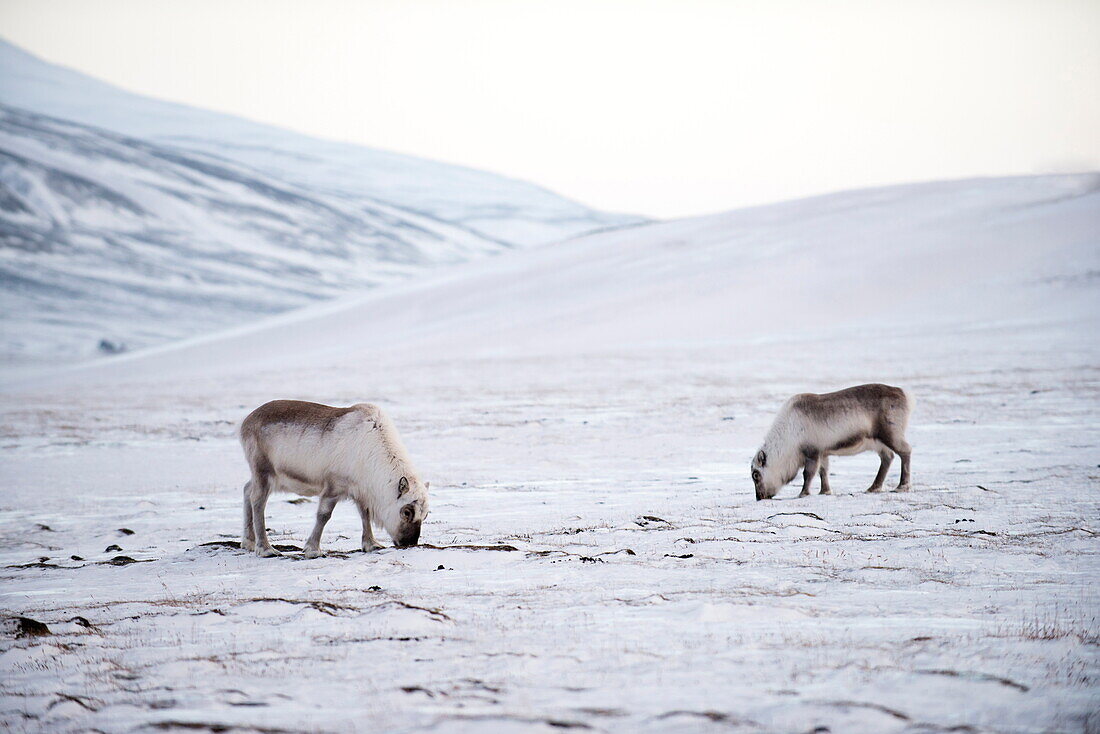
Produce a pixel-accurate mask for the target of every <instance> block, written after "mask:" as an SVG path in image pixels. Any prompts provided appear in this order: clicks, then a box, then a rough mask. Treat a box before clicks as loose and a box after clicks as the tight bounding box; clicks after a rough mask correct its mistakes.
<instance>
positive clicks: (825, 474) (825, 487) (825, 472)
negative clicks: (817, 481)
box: [819, 456, 833, 494]
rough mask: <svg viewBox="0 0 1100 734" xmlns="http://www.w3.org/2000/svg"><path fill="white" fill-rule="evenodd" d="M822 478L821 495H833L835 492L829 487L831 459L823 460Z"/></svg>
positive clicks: (824, 458)
mask: <svg viewBox="0 0 1100 734" xmlns="http://www.w3.org/2000/svg"><path fill="white" fill-rule="evenodd" d="M819 473H820V476H821V491H820V492H819V494H832V493H833V490H832V488H831V487H829V457H828V456H824V457H822V458H821V469H820V470H819Z"/></svg>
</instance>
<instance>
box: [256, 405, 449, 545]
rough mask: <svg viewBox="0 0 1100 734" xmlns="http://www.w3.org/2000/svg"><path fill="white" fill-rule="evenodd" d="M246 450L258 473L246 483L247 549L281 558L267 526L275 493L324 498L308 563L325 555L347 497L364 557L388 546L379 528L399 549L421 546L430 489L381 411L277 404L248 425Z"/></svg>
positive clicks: (311, 538)
mask: <svg viewBox="0 0 1100 734" xmlns="http://www.w3.org/2000/svg"><path fill="white" fill-rule="evenodd" d="M241 446H243V447H244V455H245V458H247V459H248V466H249V468H251V470H252V479H250V480H249V481H248V483H247V484H245V485H244V533H243V535H242V537H241V547H242V548H244V549H245V550H255V551H256V553H257V554H258V555H260V556H277V555H279V553H278V551H276V550H275V549H274V548H272V547H271V543H270V542H269V541H268V539H267V528H266V525H265V522H264V509H265V508H266V506H267V498H268V495H269V494H271V492H272V491H281V492H293V493H295V494H300V495H305V496H310V497H312V496H315V497H318V498H319V499H318V506H317V524H316V525H315V526H314V528H313V533H311V534H310V536H309V539H308V540H307V541H306V545H305V555H306V556H307V557H309V558H314V557H316V556H319V555H321V533H322V532H324V529H325V524H326V523H327V522H328V520H329V518H330V517H331V516H332V509H333V508H334V507H335V506H336V503H337V502H339V501H340V500H342V499H344V498H345V497H350V498H351V499H352V500H353V501H354V502H355V504H356V506H357V507H358V508H359V515H360V517H361V518H362V521H363V545H362V547H363V550H364V551H372V550H376V549H378V548H381V547H382V546H381V545H379V544H378V541H376V540H375V539H374V531H373V530H372V524H376V525H379V526H380V527H383V528H385V529H386V532H387V533H389V535H390V537H391V538H393V540H394V544H395V545H397V547H399V548H404V547H408V546H413V545H416V544H417V542H418V541H419V539H420V525H421V523H422V522H423V521H424V517H425V516H426V515H427V514H428V483H427V482H424V483H421V481H420V479H419V477H418V476H417V473H416V469H415V468H414V467H413V465H412V462H411V461H410V460H409V456H408V453H407V452H406V451H405V447H404V445H402V443H401V439H400V437H398V435H397V429H396V428H394V425H393V423H391V422H390V419H389V418H388V417H386V415H385V414H384V413H383V412H382V411H381V410H380V409H379V408H378V407H377V406H375V405H370V404H367V403H360V404H358V405H353V406H351V407H350V408H333V407H330V406H328V405H319V404H317V403H305V402H301V401H298V400H275V401H272V402H270V403H265V404H264V405H261V406H260V407H259V408H256V410H254V411H252V412H251V413H249V414H248V417H247V418H245V419H244V421H243V422H242V423H241Z"/></svg>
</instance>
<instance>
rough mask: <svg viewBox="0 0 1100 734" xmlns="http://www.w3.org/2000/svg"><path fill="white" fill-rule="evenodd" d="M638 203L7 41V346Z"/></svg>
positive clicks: (609, 221)
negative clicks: (155, 89)
mask: <svg viewBox="0 0 1100 734" xmlns="http://www.w3.org/2000/svg"><path fill="white" fill-rule="evenodd" d="M639 221H640V220H639V218H637V217H630V216H622V215H613V214H603V213H600V212H595V211H592V210H590V209H588V208H586V207H583V206H581V205H579V204H577V203H575V202H571V201H568V200H566V199H563V198H561V197H559V196H557V195H555V194H553V193H551V192H548V191H546V190H544V189H541V188H539V187H537V186H534V185H531V184H528V183H524V182H520V181H515V180H511V179H507V178H504V177H501V176H496V175H493V174H489V173H484V172H481V171H474V170H470V169H466V168H461V167H458V166H451V165H446V164H441V163H436V162H431V161H425V160H421V159H417V158H412V157H409V156H401V155H396V154H392V153H386V152H382V151H376V150H371V149H367V148H362V147H359V146H354V145H348V144H341V143H332V142H325V141H320V140H316V139H313V138H309V137H307V136H303V135H299V134H296V133H292V132H289V131H285V130H280V129H277V128H273V127H269V126H265V125H260V124H257V123H253V122H249V121H246V120H241V119H238V118H234V117H231V116H227V115H221V114H217V113H212V112H207V111H203V110H198V109H193V108H189V107H185V106H182V105H176V104H171V103H167V102H162V101H158V100H152V99H148V98H145V97H141V96H139V95H134V94H130V93H128V92H125V91H123V90H120V89H117V88H115V87H112V86H110V85H108V84H104V83H102V82H99V81H96V80H94V79H90V78H88V77H86V76H84V75H82V74H79V73H76V72H74V71H71V70H68V69H64V68H61V67H58V66H55V65H52V64H48V63H46V62H44V61H41V60H39V59H37V58H35V57H33V56H31V55H30V54H27V53H25V52H23V51H21V50H20V49H18V48H16V47H14V46H12V45H10V44H7V43H4V42H0V234H2V238H3V239H2V240H0V282H2V283H3V292H2V295H0V307H2V310H3V313H4V329H3V338H2V341H0V353H2V354H3V355H4V356H5V358H9V359H13V358H19V357H26V358H42V357H50V358H57V357H66V358H73V357H80V356H83V355H87V354H89V353H91V352H93V351H94V349H95V347H96V345H97V344H98V343H99V342H100V341H103V340H105V343H104V346H105V347H106V348H108V349H109V348H111V344H125V345H126V346H128V347H140V346H146V345H150V344H155V343H159V342H164V341H166V340H171V339H174V338H178V337H181V336H185V335H191V334H196V333H201V332H206V331H209V330H211V329H216V328H219V327H223V326H227V325H231V324H238V323H242V322H244V321H247V320H249V319H251V318H254V317H255V316H256V315H257V314H270V313H274V312H278V311H283V310H286V309H288V308H293V307H295V306H299V305H302V304H304V303H307V302H309V301H312V300H317V299H322V298H328V297H331V296H333V295H336V294H339V293H346V292H348V291H352V290H357V289H362V288H364V287H369V286H372V285H376V284H378V283H382V282H386V281H389V280H393V279H395V278H400V277H408V276H409V275H411V274H412V273H415V272H418V271H419V270H421V269H423V268H424V267H426V266H431V265H435V264H439V263H452V262H458V261H462V260H465V259H468V258H471V257H474V256H477V255H484V254H489V253H494V252H499V251H501V250H504V249H508V248H511V247H516V246H529V245H534V244H541V243H545V242H550V241H555V240H560V239H566V238H569V237H573V236H576V235H578V234H583V233H587V232H591V231H593V230H600V229H605V228H609V227H618V226H623V225H626V224H632V223H637V222H639Z"/></svg>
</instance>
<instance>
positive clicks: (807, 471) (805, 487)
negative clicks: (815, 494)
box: [798, 455, 820, 497]
mask: <svg viewBox="0 0 1100 734" xmlns="http://www.w3.org/2000/svg"><path fill="white" fill-rule="evenodd" d="M819 463H820V459H819V458H818V457H817V455H814V456H813V457H809V456H807V457H806V466H805V467H804V468H803V469H802V493H801V494H800V495H798V496H799V497H809V496H810V485H811V484H813V483H814V474H817V467H818V464H819Z"/></svg>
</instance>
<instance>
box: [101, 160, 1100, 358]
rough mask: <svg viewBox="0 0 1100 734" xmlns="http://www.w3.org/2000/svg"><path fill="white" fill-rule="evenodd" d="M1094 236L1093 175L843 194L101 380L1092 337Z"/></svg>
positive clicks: (496, 273)
mask: <svg viewBox="0 0 1100 734" xmlns="http://www.w3.org/2000/svg"><path fill="white" fill-rule="evenodd" d="M1098 237H1100V175H1095V174H1085V175H1072V176H1049V177H1034V178H1015V179H1012V178H1010V179H978V180H971V181H957V182H943V183H930V184H914V185H908V186H896V187H888V188H882V189H871V190H865V191H853V192H846V193H841V194H833V195H829V196H822V197H815V198H811V199H805V200H799V201H793V202H785V203H781V204H775V205H770V206H764V207H756V208H752V209H746V210H738V211H734V212H729V213H726V214H719V215H711V216H705V217H698V218H694V219H686V220H680V221H674V222H667V223H657V224H650V225H647V226H644V227H637V228H631V229H626V230H621V231H614V232H607V233H602V234H594V235H590V236H588V237H583V238H578V239H575V240H572V241H569V242H564V243H560V244H558V245H555V246H554V247H549V248H546V247H544V248H538V249H535V250H532V251H527V252H523V253H513V254H511V255H509V256H508V257H501V258H494V259H493V260H491V261H485V262H479V263H471V264H469V265H465V266H460V267H458V268H456V269H451V270H448V271H447V272H446V273H444V274H441V275H439V276H437V277H434V278H427V279H418V280H417V281H416V282H414V283H408V284H405V285H400V286H395V287H393V288H388V289H384V290H381V291H378V292H376V293H372V294H370V295H368V296H365V297H363V298H357V299H353V300H350V301H343V302H337V303H333V304H329V305H325V306H323V307H319V308H318V309H317V310H309V309H307V310H304V311H300V312H295V313H291V314H287V315H286V316H284V317H279V318H276V319H274V320H272V321H270V322H267V323H263V324H258V325H257V326H256V327H255V328H251V327H246V328H243V329H241V330H238V331H236V332H234V333H231V334H227V335H225V336H218V337H215V338H213V339H211V340H201V341H199V342H198V343H195V344H191V345H181V346H180V347H178V348H177V347H168V348H166V349H165V350H163V351H162V353H161V354H150V355H148V356H146V357H143V356H142V355H135V358H134V359H133V360H132V366H131V364H130V363H131V360H124V361H122V362H120V363H119V364H117V365H112V366H110V367H107V366H104V369H103V370H101V371H100V373H101V374H104V375H107V374H112V375H123V374H130V373H131V371H132V370H139V369H142V370H144V369H152V370H153V372H154V373H156V374H160V373H161V371H162V370H167V371H170V372H173V373H178V374H180V375H181V376H184V375H191V374H199V373H206V372H208V371H210V370H216V371H218V372H219V373H220V372H221V371H222V370H226V369H240V370H248V369H253V368H260V367H262V366H263V365H265V364H271V363H273V362H278V363H279V364H280V365H281V366H282V367H286V366H288V365H290V364H294V365H302V366H304V365H313V366H319V365H320V364H322V363H323V362H322V361H321V358H319V357H318V356H317V355H324V357H323V360H326V361H328V362H344V361H346V362H349V363H350V362H355V361H356V360H358V359H360V358H362V357H364V356H365V355H367V354H370V353H372V352H373V351H374V350H376V349H377V345H379V344H384V345H385V346H386V349H387V352H389V353H393V352H395V351H413V352H416V351H420V352H423V351H430V350H435V351H438V352H439V353H443V354H451V355H454V354H464V355H477V354H492V353H496V352H498V351H501V352H507V353H514V352H517V351H522V352H524V353H527V354H531V355H545V354H550V353H577V352H582V353H587V352H593V351H595V352H598V351H601V350H607V349H623V348H625V349H649V348H659V349H669V348H692V347H706V346H713V345H730V344H737V343H746V342H750V341H753V340H777V339H778V340H797V339H808V338H813V337H814V336H815V335H817V334H819V333H823V332H829V333H844V334H863V335H866V336H867V337H868V338H877V337H880V336H889V335H891V334H894V335H896V334H899V333H909V332H917V333H924V334H927V333H931V332H935V331H938V330H941V329H947V330H959V329H972V328H993V327H1005V326H1013V325H1030V326H1034V325H1037V324H1048V325H1067V324H1068V325H1071V326H1073V327H1074V328H1089V327H1090V326H1091V325H1092V324H1094V323H1095V322H1096V321H1097V320H1098V319H1100V278H1098V276H1097V274H1098V273H1100V240H1098ZM410 304H415V305H410ZM276 334H277V335H278V339H274V338H273V335H276ZM143 365H144V366H143ZM82 374H87V373H82Z"/></svg>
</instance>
